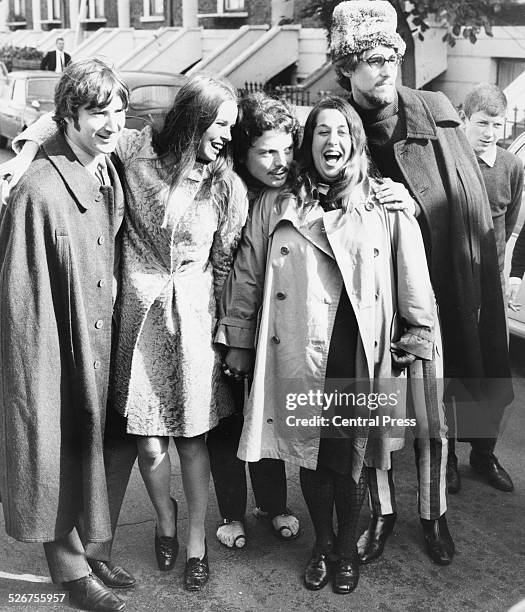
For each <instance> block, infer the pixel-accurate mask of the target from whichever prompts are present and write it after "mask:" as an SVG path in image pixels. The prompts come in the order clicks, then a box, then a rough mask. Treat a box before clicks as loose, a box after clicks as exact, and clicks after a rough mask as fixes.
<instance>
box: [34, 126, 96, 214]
mask: <svg viewBox="0 0 525 612" xmlns="http://www.w3.org/2000/svg"><path fill="white" fill-rule="evenodd" d="M42 148H43V150H44V152H45V154H46V155H47V157H48V159H49V161H50V162H51V163H52V164H53V165H54V166H55V168H56V169H57V171H58V173H59V174H60V176H61V177H62V178H63V180H64V182H65V183H66V185H67V186H68V188H69V189H70V191H71V193H72V195H73V197H74V198H75V199H76V200H77V202H78V204H79V205H80V206H82V208H84V209H86V210H87V209H88V208H89V207H90V206H91V205H92V204H93V203H94V202H95V199H96V197H97V196H98V194H99V192H100V185H98V183H97V181H96V179H95V178H94V177H93V176H92V175H91V174H90V173H89V172H88V171H87V170H86V169H85V168H84V166H83V165H82V164H81V163H80V162H79V161H78V159H77V158H76V156H75V154H74V153H73V151H72V150H71V147H70V146H69V145H68V144H67V142H66V140H65V138H64V136H63V135H62V134H61V133H57V134H55V135H54V136H52V137H51V138H49V139H48V140H46V142H45V143H44V144H43V145H42Z"/></svg>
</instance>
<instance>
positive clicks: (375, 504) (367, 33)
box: [331, 0, 512, 565]
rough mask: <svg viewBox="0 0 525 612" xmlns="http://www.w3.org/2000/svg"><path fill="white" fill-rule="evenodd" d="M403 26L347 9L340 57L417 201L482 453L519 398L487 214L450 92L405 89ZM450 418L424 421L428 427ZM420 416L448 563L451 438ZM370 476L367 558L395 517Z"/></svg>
mask: <svg viewBox="0 0 525 612" xmlns="http://www.w3.org/2000/svg"><path fill="white" fill-rule="evenodd" d="M396 27H397V16H396V13H395V10H394V9H393V7H392V5H391V4H389V3H388V2H385V1H383V0H377V1H375V2H368V1H361V0H356V1H351V2H343V3H341V4H339V5H338V6H337V7H336V9H335V10H334V14H333V21H332V29H331V56H332V61H333V64H334V66H335V69H336V72H337V74H338V77H339V82H340V84H341V85H342V86H343V87H344V88H345V89H347V90H348V91H349V92H350V93H351V102H352V104H353V105H354V107H355V108H356V110H357V111H358V113H359V114H360V116H361V119H362V121H363V124H364V127H365V131H366V134H367V138H368V145H369V148H370V153H371V157H372V160H373V162H374V163H375V165H376V166H377V168H378V170H379V171H380V172H381V174H382V175H383V176H387V177H390V178H391V179H393V180H395V181H400V182H403V183H404V184H405V185H406V187H407V188H408V189H409V191H410V193H411V195H412V197H413V198H414V200H415V203H416V215H417V219H418V221H419V225H420V228H421V232H422V235H423V240H424V243H425V250H426V254H427V260H428V266H429V271H430V275H431V279H432V283H433V287H434V291H435V294H436V300H437V303H438V307H439V313H440V321H441V326H442V336H443V349H444V368H445V378H446V379H451V383H450V384H449V385H448V386H447V389H446V391H445V399H446V402H447V404H448V405H450V406H453V407H454V408H455V409H457V411H458V418H459V419H460V421H461V424H460V425H458V427H462V428H463V429H462V435H464V436H465V437H469V438H472V444H473V447H474V448H477V446H478V445H479V446H480V449H481V448H482V447H483V444H482V443H483V439H482V438H481V437H479V436H486V437H489V436H490V431H491V428H492V427H493V425H494V423H493V417H492V412H493V411H494V412H498V411H499V410H500V409H501V407H502V406H505V405H506V404H508V403H509V402H510V401H511V400H512V387H511V383H510V380H509V377H510V369H509V364H508V350H507V340H506V327H505V312H504V307H503V299H502V292H501V284H500V280H499V273H498V261H497V254H496V244H495V240H494V232H493V227H492V221H491V216H490V207H489V204H488V200H487V194H486V191H485V188H484V185H483V180H482V177H481V174H480V171H479V168H478V165H477V162H476V160H475V157H474V155H473V153H472V150H471V149H470V146H469V144H468V142H467V141H466V139H465V136H464V134H463V132H462V131H461V128H460V122H459V119H458V116H457V113H456V112H455V110H454V108H453V107H452V105H451V104H450V102H449V100H448V99H447V98H446V97H445V96H444V95H443V94H441V93H432V92H423V91H416V90H414V89H410V88H407V87H396V78H397V74H398V67H399V65H400V63H401V60H402V56H403V54H404V52H405V43H404V42H403V40H402V39H401V38H400V37H399V35H398V34H397V33H396ZM481 296H483V298H482V299H481ZM441 418H442V416H441V415H439V414H427V415H426V420H427V421H428V423H429V424H430V425H432V422H433V421H436V420H441ZM420 421H421V419H419V418H418V429H419V431H418V430H416V432H415V435H416V444H415V446H416V458H417V464H418V476H419V510H420V515H421V524H422V527H423V534H424V538H425V544H426V549H427V552H428V554H429V556H430V557H431V559H432V561H434V562H435V563H438V564H440V565H447V564H448V563H450V562H451V560H452V556H453V554H454V544H453V542H452V538H451V537H450V533H449V531H448V527H447V523H446V518H445V511H446V476H445V474H446V469H447V439H446V437H445V436H442V437H439V436H436V437H433V438H430V437H428V436H425V435H424V430H425V427H424V426H423V427H422V424H421V423H420ZM423 425H426V424H425V423H423ZM475 425H476V426H475ZM421 430H423V435H421V433H420V432H421ZM486 462H487V466H488V468H487V469H494V468H495V466H494V462H493V460H492V457H491V455H490V454H488V455H487V457H486ZM449 467H450V468H453V467H454V466H449ZM369 472H370V473H369V478H370V493H371V500H372V511H373V514H372V517H371V522H370V524H369V528H368V529H367V531H366V532H365V534H363V537H362V539H361V542H360V550H359V553H360V557H361V560H362V562H363V563H368V562H370V561H372V560H374V559H376V558H377V557H379V556H380V555H381V554H382V552H383V547H384V544H385V541H386V539H387V538H388V536H389V535H390V533H391V532H392V528H393V525H394V522H395V519H396V506H395V494H394V483H393V478H392V470H388V471H383V470H369Z"/></svg>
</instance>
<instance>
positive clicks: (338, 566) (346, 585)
mask: <svg viewBox="0 0 525 612" xmlns="http://www.w3.org/2000/svg"><path fill="white" fill-rule="evenodd" d="M332 574H333V576H332V590H333V592H334V593H342V594H345V593H351V592H352V591H353V590H354V589H355V588H356V586H357V583H358V582H359V561H358V560H357V558H356V559H347V558H345V557H341V559H338V560H337V561H335V562H334V564H333V566H332Z"/></svg>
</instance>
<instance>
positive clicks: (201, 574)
mask: <svg viewBox="0 0 525 612" xmlns="http://www.w3.org/2000/svg"><path fill="white" fill-rule="evenodd" d="M209 577H210V566H209V565H208V545H207V544H206V540H205V541H204V557H203V558H202V559H199V558H198V557H191V558H190V559H188V560H187V561H186V567H185V569H184V588H185V589H186V590H187V591H200V590H201V589H202V587H203V586H204V585H205V584H206V583H207V582H208V578H209Z"/></svg>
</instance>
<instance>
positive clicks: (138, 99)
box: [120, 71, 188, 130]
mask: <svg viewBox="0 0 525 612" xmlns="http://www.w3.org/2000/svg"><path fill="white" fill-rule="evenodd" d="M120 75H121V76H122V78H123V79H124V81H125V82H126V84H127V86H128V87H129V89H130V98H129V109H128V113H127V119H126V127H129V128H137V129H139V130H140V129H142V128H143V127H144V125H146V124H148V123H149V124H153V125H155V126H156V127H158V128H161V127H162V124H163V123H164V117H165V116H166V113H167V112H168V110H169V109H170V108H171V105H172V104H173V100H174V99H175V96H176V95H177V92H178V91H179V89H180V88H181V87H182V86H183V85H184V83H186V82H187V81H188V77H186V76H184V75H183V74H171V73H168V72H139V71H123V72H121V73H120Z"/></svg>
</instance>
